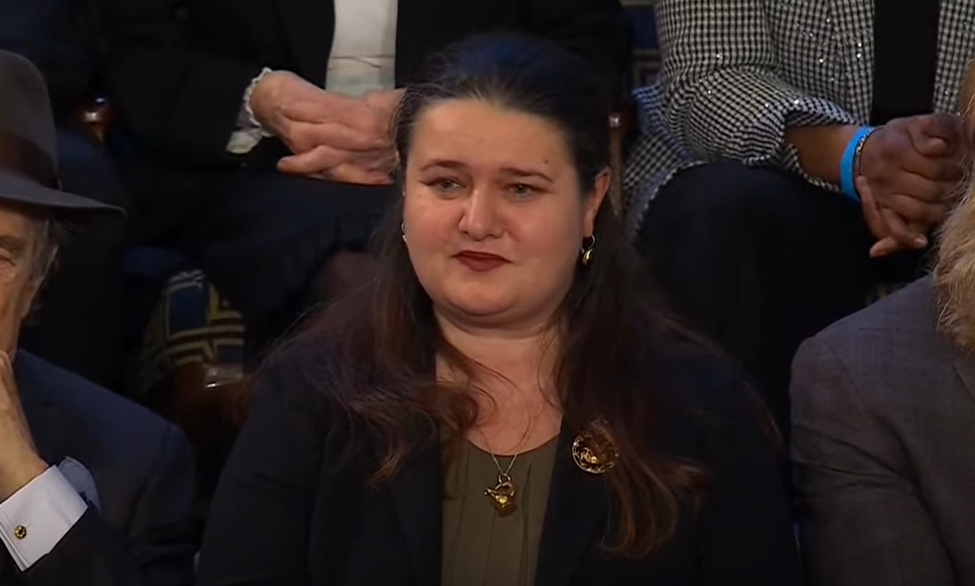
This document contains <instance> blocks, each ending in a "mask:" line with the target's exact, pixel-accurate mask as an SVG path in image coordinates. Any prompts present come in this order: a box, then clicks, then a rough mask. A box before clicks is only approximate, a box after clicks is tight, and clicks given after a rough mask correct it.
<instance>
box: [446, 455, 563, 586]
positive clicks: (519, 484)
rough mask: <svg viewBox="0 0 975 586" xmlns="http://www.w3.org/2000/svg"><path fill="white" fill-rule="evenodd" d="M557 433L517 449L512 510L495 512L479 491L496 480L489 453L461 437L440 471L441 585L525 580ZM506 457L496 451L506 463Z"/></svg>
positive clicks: (531, 570) (515, 584)
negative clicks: (529, 447) (454, 453)
mask: <svg viewBox="0 0 975 586" xmlns="http://www.w3.org/2000/svg"><path fill="white" fill-rule="evenodd" d="M555 445H556V438H553V439H552V440H550V441H549V442H548V443H546V444H545V445H543V446H540V447H538V448H536V449H534V450H531V451H530V452H525V453H522V454H519V455H518V459H517V460H515V462H514V466H512V468H511V472H510V475H511V482H512V484H513V485H514V487H515V496H514V502H515V510H514V512H512V513H511V514H510V515H507V516H504V517H502V516H499V515H498V512H497V510H496V509H495V508H494V505H493V502H492V499H491V498H490V497H488V496H485V494H484V491H485V490H486V489H488V488H494V487H495V486H496V485H497V484H498V467H497V466H496V465H495V463H494V460H493V459H492V458H491V454H489V453H487V452H485V451H483V450H481V449H479V448H477V447H476V446H474V445H473V444H471V443H470V442H464V443H463V444H462V447H461V448H460V450H459V453H458V454H457V457H456V458H454V459H453V461H452V462H451V464H450V465H449V466H448V467H447V469H446V471H445V474H444V503H443V580H442V586H530V585H531V584H533V583H534V581H535V566H536V561H537V558H538V544H539V540H540V539H541V536H542V524H543V522H544V519H545V505H546V503H547V502H548V489H549V485H550V484H551V481H552V467H553V465H554V463H555ZM510 462H511V457H509V456H501V457H498V463H500V464H501V467H502V469H506V468H507V467H508V464H509V463H510Z"/></svg>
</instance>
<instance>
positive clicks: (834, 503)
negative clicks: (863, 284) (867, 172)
mask: <svg viewBox="0 0 975 586" xmlns="http://www.w3.org/2000/svg"><path fill="white" fill-rule="evenodd" d="M966 189H967V194H966V197H965V198H964V200H963V201H962V202H961V204H960V205H959V207H958V208H957V209H956V210H955V211H954V212H952V215H951V216H950V217H949V219H948V221H947V223H946V224H945V227H944V231H943V232H942V236H941V242H940V248H939V250H938V253H937V260H936V263H935V267H934V273H933V277H932V278H925V279H922V280H921V281H918V282H917V283H915V284H913V285H910V286H909V287H908V288H906V289H905V290H903V291H901V292H899V293H897V294H895V295H892V296H890V297H888V298H885V299H883V300H882V301H880V302H878V303H876V304H874V305H873V306H872V307H870V308H869V309H867V310H864V311H863V312H861V313H858V314H855V315H853V316H852V317H849V318H847V319H846V320H844V321H842V322H840V323H838V324H836V325H834V326H832V327H830V328H828V329H827V330H825V331H824V332H822V333H821V334H820V335H818V336H816V337H815V338H813V339H812V340H810V341H808V342H806V343H805V344H804V345H803V346H802V348H800V350H799V353H798V355H797V356H796V362H795V366H794V374H793V377H792V401H793V445H792V457H793V465H794V469H795V480H796V490H797V493H798V496H799V498H800V502H801V514H802V552H803V557H804V558H805V562H806V563H805V567H806V568H807V571H808V577H809V582H808V583H809V584H810V585H811V586H848V585H849V586H852V585H854V584H856V585H860V584H891V585H900V584H903V585H905V586H906V585H914V584H923V585H924V586H972V585H975V557H973V556H972V551H973V547H975V535H973V534H972V530H971V529H972V527H973V526H975V507H973V506H972V499H971V495H972V488H973V486H975V483H973V480H972V479H973V478H975V458H973V457H972V449H971V446H972V445H975V405H973V403H972V400H973V397H975V186H973V185H968V186H967V188H966Z"/></svg>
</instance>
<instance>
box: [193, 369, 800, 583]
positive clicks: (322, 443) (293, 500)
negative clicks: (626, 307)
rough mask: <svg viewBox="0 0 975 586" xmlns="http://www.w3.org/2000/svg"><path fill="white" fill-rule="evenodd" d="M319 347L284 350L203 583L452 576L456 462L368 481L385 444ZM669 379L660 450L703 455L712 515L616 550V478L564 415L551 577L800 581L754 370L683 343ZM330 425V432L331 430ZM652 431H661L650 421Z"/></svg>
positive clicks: (248, 436) (422, 464) (224, 489)
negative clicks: (446, 564) (746, 373)
mask: <svg viewBox="0 0 975 586" xmlns="http://www.w3.org/2000/svg"><path fill="white" fill-rule="evenodd" d="M321 362H322V361H321V360H320V354H319V356H318V357H316V356H315V353H314V352H311V353H309V356H308V357H302V356H301V355H300V353H298V352H292V353H291V354H289V355H287V356H285V357H284V358H281V359H279V360H278V361H277V362H276V363H275V364H274V365H272V366H271V367H270V368H269V369H268V371H267V372H266V373H265V374H264V375H263V376H262V378H261V380H260V383H259V384H258V390H257V394H256V397H255V402H254V404H253V406H252V409H251V415H250V418H249V419H248V421H247V423H246V425H245V426H244V429H243V431H242V434H241V436H240V438H239V440H238V443H237V445H236V447H235V449H234V452H233V455H232V456H231V458H230V460H229V462H228V464H227V467H226V469H225V472H224V476H223V478H222V480H221V482H220V485H219V488H218V490H217V493H216V496H215V499H214V502H213V504H212V508H211V513H210V518H209V521H208V524H207V530H206V534H205V537H204V545H203V550H202V560H201V565H200V570H199V574H198V579H199V584H200V586H218V585H219V586H230V585H236V586H243V585H253V586H256V585H258V584H260V585H263V586H309V585H315V586H326V585H328V586H337V585H353V584H357V585H359V584H361V585H376V586H394V585H398V584H402V585H416V586H436V585H438V584H440V568H441V555H442V553H441V546H442V544H441V533H442V525H441V523H442V521H441V507H442V490H441V489H442V482H443V479H442V471H441V453H440V449H439V448H438V446H429V447H427V448H425V449H423V450H422V451H420V452H418V453H416V454H415V455H414V457H412V458H411V459H410V460H409V461H408V462H406V464H405V466H404V467H403V468H402V469H401V470H400V471H399V472H398V474H397V475H396V476H395V477H394V478H393V479H392V480H391V481H390V482H389V483H388V484H386V485H383V486H380V487H378V488H375V489H373V488H369V487H368V485H367V477H368V476H369V474H370V473H371V472H372V471H373V468H372V466H374V465H375V462H376V457H375V455H376V450H375V449H374V448H375V446H376V445H377V444H376V443H374V442H373V441H372V440H369V439H367V438H366V437H365V436H364V435H361V434H357V435H355V436H354V439H352V440H351V441H352V442H353V443H352V444H351V445H352V452H353V456H352V457H350V458H344V459H343V458H341V457H340V456H339V453H340V451H341V450H342V448H343V447H345V446H347V445H348V442H349V441H350V436H349V434H348V432H347V425H346V422H347V419H346V418H345V417H343V416H340V415H336V414H332V413H330V410H329V408H328V405H327V402H326V401H325V400H324V399H323V398H322V395H319V394H316V392H315V391H313V390H311V388H310V387H309V386H308V383H307V381H327V380H328V373H327V369H325V368H324V367H322V366H321ZM664 364H665V366H664V367H663V369H664V372H663V373H662V378H661V382H663V381H664V378H666V385H665V387H661V388H670V389H673V391H672V392H669V393H670V396H665V397H662V400H661V402H660V407H661V408H662V409H664V410H665V411H664V413H665V415H663V416H662V417H661V421H663V422H665V424H664V425H663V428H662V429H660V430H658V432H657V434H655V435H656V437H658V441H657V443H656V445H657V447H658V449H660V450H662V451H664V452H667V453H669V454H671V455H673V456H675V457H680V458H688V459H692V460H695V461H697V462H700V463H702V464H704V465H705V466H706V467H707V469H708V471H709V473H710V475H711V481H710V482H711V488H710V491H709V493H708V495H707V497H706V499H705V501H704V504H703V508H702V509H701V510H700V513H699V515H698V516H697V518H696V519H695V518H692V515H691V514H690V512H688V511H685V515H684V516H683V523H682V525H681V527H680V529H679V530H678V533H677V535H676V536H675V537H674V539H673V540H672V541H671V542H669V544H668V545H666V546H665V549H664V550H663V551H662V552H661V554H660V555H659V556H658V557H656V558H655V559H653V560H642V561H640V560H631V559H620V558H610V557H608V556H607V555H606V554H605V553H603V550H602V549H601V547H600V544H601V543H602V542H603V537H604V534H605V528H606V527H607V526H608V523H610V522H611V505H610V495H609V493H608V490H607V487H606V485H605V483H604V481H603V480H601V479H600V478H599V477H594V476H589V475H587V474H586V473H584V472H582V471H581V470H580V469H578V468H576V466H575V465H574V463H573V462H572V459H571V456H570V452H569V446H570V445H571V443H572V440H573V438H574V436H575V433H574V432H573V430H570V429H563V431H562V434H561V436H560V438H559V443H558V447H557V452H556V454H557V455H556V458H557V459H556V464H555V469H554V472H553V478H552V484H551V492H550V494H549V501H548V506H547V511H546V514H545V523H544V527H543V531H542V538H541V544H540V550H539V560H538V570H537V572H538V573H537V578H536V584H538V585H539V586H567V585H570V584H572V585H579V586H582V585H593V586H597V585H598V586H627V585H634V586H636V585H641V586H642V585H647V584H653V585H655V586H694V585H707V586H717V585H728V586H732V585H734V586H741V585H748V586H765V585H767V586H790V585H793V584H799V583H800V578H799V570H798V561H797V554H796V547H795V539H794V537H793V532H792V524H791V520H790V513H789V507H788V504H787V501H786V498H785V496H784V494H783V488H782V486H783V482H782V475H781V470H780V469H779V468H778V466H777V464H776V460H777V458H776V457H775V456H774V455H773V449H772V448H771V442H770V441H769V440H768V436H767V434H766V433H764V432H763V431H762V429H761V427H760V426H759V424H758V423H757V417H756V415H755V413H756V410H755V409H754V402H753V400H752V399H751V398H750V397H749V395H748V393H747V391H745V390H744V388H743V385H742V384H741V382H739V381H740V379H739V378H737V376H736V375H734V374H732V373H731V372H730V370H729V369H727V368H724V367H722V366H721V365H720V364H718V363H716V362H714V361H713V360H712V359H710V358H704V357H702V356H701V355H699V354H696V353H693V352H689V351H685V350H681V351H675V352H674V354H673V356H671V357H668V359H667V360H666V362H665V363H664ZM328 432H331V433H329V435H328V436H326V433H328ZM649 435H650V432H649V431H648V436H649Z"/></svg>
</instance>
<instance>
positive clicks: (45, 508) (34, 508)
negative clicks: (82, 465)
mask: <svg viewBox="0 0 975 586" xmlns="http://www.w3.org/2000/svg"><path fill="white" fill-rule="evenodd" d="M87 509H88V505H87V504H86V503H85V501H84V500H83V499H82V498H81V496H79V495H78V493H77V492H76V491H75V489H74V487H73V486H71V483H70V482H68V479H67V478H65V477H64V475H63V474H62V473H61V471H60V470H58V468H57V467H56V466H52V467H50V468H48V469H47V470H46V471H45V472H44V473H43V474H41V475H40V476H38V477H37V478H35V479H34V480H32V481H30V482H29V483H27V485H26V486H24V487H23V488H21V489H20V490H18V491H17V492H16V493H14V495H13V496H11V497H10V498H8V499H7V500H5V501H3V502H2V503H0V541H3V544H4V545H5V546H6V547H7V551H8V552H10V556H11V557H12V558H13V559H14V561H15V562H16V563H17V567H18V568H20V571H21V572H25V571H27V569H28V568H30V567H31V566H33V565H34V564H35V563H37V562H38V560H40V559H41V558H43V557H44V556H46V555H47V554H49V553H51V551H52V550H53V549H54V546H56V545H57V544H58V542H59V541H61V539H62V538H63V537H64V536H65V535H67V533H68V531H70V530H71V528H72V527H74V524H75V523H77V522H78V519H81V516H82V515H84V514H85V511H86V510H87Z"/></svg>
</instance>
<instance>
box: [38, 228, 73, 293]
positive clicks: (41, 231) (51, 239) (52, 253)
mask: <svg viewBox="0 0 975 586" xmlns="http://www.w3.org/2000/svg"><path fill="white" fill-rule="evenodd" d="M33 224H34V226H33V227H34V230H33V232H34V241H33V246H32V247H31V258H30V280H31V282H32V283H35V284H38V285H39V284H40V283H42V282H43V281H44V279H45V278H46V277H47V275H48V273H49V272H50V271H51V267H52V266H54V259H55V258H56V257H57V254H58V248H59V247H60V245H61V243H62V242H63V241H64V237H65V234H66V229H65V227H64V225H63V224H61V223H60V222H58V221H57V220H55V219H53V218H51V217H38V218H34V220H33Z"/></svg>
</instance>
